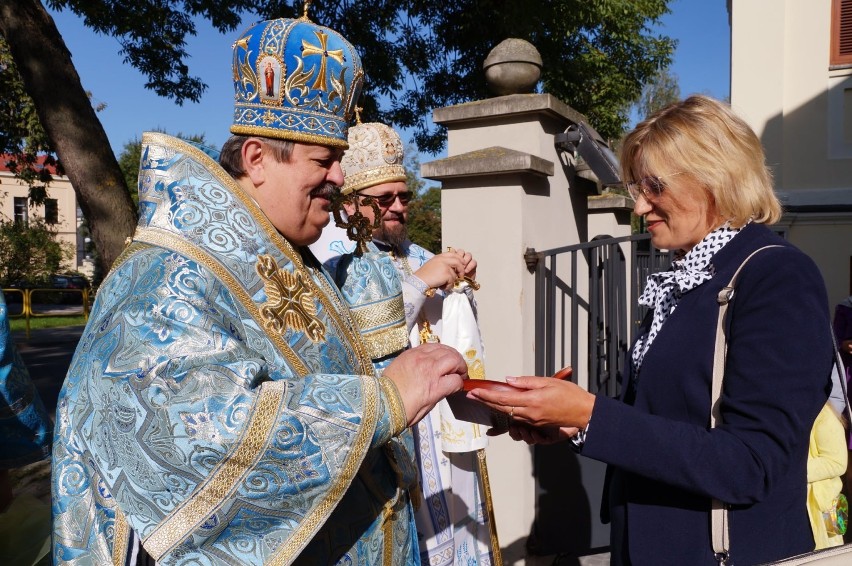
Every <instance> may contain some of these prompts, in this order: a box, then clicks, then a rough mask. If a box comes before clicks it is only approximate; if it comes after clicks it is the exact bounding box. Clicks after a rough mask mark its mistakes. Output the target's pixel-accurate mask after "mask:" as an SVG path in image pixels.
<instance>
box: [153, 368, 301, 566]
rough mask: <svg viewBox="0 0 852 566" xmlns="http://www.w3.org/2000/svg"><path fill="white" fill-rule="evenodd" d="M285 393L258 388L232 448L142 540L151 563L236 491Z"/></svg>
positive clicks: (274, 384) (275, 386)
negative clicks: (254, 399)
mask: <svg viewBox="0 0 852 566" xmlns="http://www.w3.org/2000/svg"><path fill="white" fill-rule="evenodd" d="M286 391H287V383H286V382H285V381H268V382H266V383H264V384H263V385H261V387H260V390H259V391H258V393H257V398H256V401H255V403H254V408H253V411H252V414H251V417H250V419H249V421H248V424H247V425H246V427H245V429H244V431H243V435H242V438H241V439H240V441H239V443H238V444H237V447H236V449H235V450H233V451H232V452H231V453H230V454H229V456H228V457H227V458H226V459H224V460H223V461H222V462H220V463H219V465H218V466H217V468H216V469H215V470H213V471H212V472H211V473H210V475H209V476H208V478H207V479H206V480H205V481H204V483H203V484H201V485H200V486H198V487H197V488H196V489H195V491H194V492H193V493H192V494H191V495H190V496H189V497H187V498H186V500H185V501H184V502H183V504H182V505H180V506H178V507H177V508H176V509H175V510H173V511H172V512H171V513H169V516H168V517H166V518H165V519H164V520H163V521H162V522H161V523H160V524H159V525H158V526H157V528H156V529H155V530H154V532H152V533H151V534H150V535H149V536H148V537H147V538H146V539H145V540H144V541H143V546H144V547H145V550H147V551H148V553H149V554H150V555H151V556H152V557H154V559H155V560H159V559H160V558H161V557H162V556H163V555H164V554H166V553H167V552H169V551H170V550H172V549H173V548H174V547H175V546H177V545H178V544H180V543H181V542H183V541H184V540H186V539H187V538H188V537H190V536H191V535H192V533H193V532H194V531H195V530H196V529H197V528H198V527H199V526H200V525H201V524H203V523H204V521H206V520H207V519H208V518H209V517H210V515H212V514H213V513H214V512H215V511H216V510H217V509H219V508H220V506H221V505H222V504H223V503H224V502H225V501H226V500H227V499H228V497H230V496H231V494H233V492H234V491H235V490H236V489H237V485H238V483H239V481H240V479H241V478H242V477H243V475H244V474H245V472H246V470H249V469H251V468H252V467H253V466H254V465H255V463H256V462H257V460H258V458H260V456H261V455H262V454H263V451H264V448H265V447H266V444H267V442H268V441H269V437H270V435H271V434H273V433H274V432H275V430H276V427H275V421H276V420H277V418H278V414H279V408H280V407H281V405H282V403H283V401H284V394H285V393H286Z"/></svg>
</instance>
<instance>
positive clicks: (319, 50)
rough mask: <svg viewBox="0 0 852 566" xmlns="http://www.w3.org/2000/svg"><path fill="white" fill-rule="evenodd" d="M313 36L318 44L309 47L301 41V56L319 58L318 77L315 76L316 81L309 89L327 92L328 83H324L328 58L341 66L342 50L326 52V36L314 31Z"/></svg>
mask: <svg viewBox="0 0 852 566" xmlns="http://www.w3.org/2000/svg"><path fill="white" fill-rule="evenodd" d="M314 34H315V35H316V36H317V38H318V39H319V42H320V44H319V45H318V46H317V45H311V44H310V43H308V42H307V41H305V40H304V39H303V40H302V56H303V57H308V56H310V55H319V56H320V58H321V62H320V69H319V75H317V80H315V81H314V84H313V85H311V89H317V90H321V91H327V90H328V83H326V80H325V75H326V64H327V61H328V58H329V57H331V58H332V59H334V60H335V61H337V62H338V63H340V64H343V61H344V59H343V50H342V49H335V50H334V51H329V50H328V34H327V33H325V32H322V31H315V32H314Z"/></svg>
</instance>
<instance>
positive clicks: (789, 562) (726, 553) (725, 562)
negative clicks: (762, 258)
mask: <svg viewBox="0 0 852 566" xmlns="http://www.w3.org/2000/svg"><path fill="white" fill-rule="evenodd" d="M777 247H781V246H778V245H772V246H764V247H762V248H759V249H757V250H755V251H753V252H752V253H751V254H750V255H749V256H748V257H747V258H745V259H744V260H743V262H742V263H741V264H740V266H739V267H738V268H737V270H736V271H735V272H734V275H733V277H731V280H730V282H728V284H727V285H726V286H725V287H723V288H722V290H721V291H719V294H718V296H717V300H718V302H719V318H718V321H717V323H716V345H715V350H714V354H713V384H712V389H711V397H710V428H715V427H716V424H717V422H719V421H720V420H721V415H720V407H719V405H720V403H719V400H720V398H721V395H722V380H723V379H724V375H725V355H726V354H727V339H726V338H725V325H724V322H725V315H726V314H727V312H728V304H729V303H730V302H731V300H732V299H733V298H734V289H735V287H736V283H737V278H738V277H739V275H740V272H741V271H742V269H743V267H745V265H746V263H748V261H749V260H750V259H751V258H752V257H754V256H755V255H756V254H758V253H760V252H762V251H763V250H765V249H768V248H777ZM831 336H832V341H833V340H834V333H833V332H832V333H831ZM834 354H835V360H834V365H835V367H836V369H837V370H838V371H839V373H840V375H841V376H842V375H844V372H843V361H842V360H841V358H840V354H839V352H838V350H837V343H836V342H835V343H834ZM833 371H834V370H833ZM837 381H838V382H839V384H840V387H841V388H842V391H843V399H844V402H845V411H844V413H845V414H846V417H847V419H848V422H849V423H850V424H852V407H850V406H849V396H848V393H847V391H846V380H845V379H839V380H837ZM710 527H711V531H710V532H711V535H712V543H713V553H714V556H715V558H716V561H717V562H718V563H719V564H720V566H732V564H733V562H731V554H730V539H729V537H728V509H727V507H726V506H725V504H724V503H722V502H721V501H719V500H718V499H714V500H713V501H712V506H711V510H710ZM769 564H771V565H783V566H796V565H800V564H814V565H820V566H841V565H843V566H848V565H849V564H852V544H845V545H843V546H835V547H832V548H825V549H822V550H817V551H813V552H808V553H805V554H800V555H798V556H792V557H790V558H785V559H783V560H780V561H776V562H771V563H769Z"/></svg>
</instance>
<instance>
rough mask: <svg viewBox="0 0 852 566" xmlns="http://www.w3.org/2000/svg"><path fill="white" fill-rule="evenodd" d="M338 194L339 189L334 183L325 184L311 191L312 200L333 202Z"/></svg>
mask: <svg viewBox="0 0 852 566" xmlns="http://www.w3.org/2000/svg"><path fill="white" fill-rule="evenodd" d="M339 194H340V187H338V186H337V185H335V184H334V183H325V184H323V185H320V186H319V187H317V188H315V189H314V190H312V191H311V197H312V198H324V199H328V200H333V199H334V198H335V197H337V195H339Z"/></svg>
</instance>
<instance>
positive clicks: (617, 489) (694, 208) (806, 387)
mask: <svg viewBox="0 0 852 566" xmlns="http://www.w3.org/2000/svg"><path fill="white" fill-rule="evenodd" d="M621 167H622V178H623V179H625V180H626V181H627V182H626V183H625V184H626V186H627V188H628V190H629V191H630V194H631V196H633V198H634V199H635V201H636V202H635V206H634V211H635V213H636V214H637V215H640V216H642V217H644V219H645V224H646V226H647V227H648V231H649V232H650V233H651V241H652V242H653V244H654V245H655V246H657V247H658V248H663V249H671V250H678V259H677V260H676V261H675V262H674V264H673V269H672V270H671V271H669V272H666V273H660V274H655V275H652V276H650V277H649V280H648V284H647V286H646V289H645V292H644V293H643V295H642V297H641V298H640V302H641V303H642V304H645V305H648V306H649V307H651V309H649V311H650V312H649V316H648V317H647V318H646V320H645V321H644V322H643V324H642V325H641V328H640V330H639V333H638V335H639V337H638V339H637V341H636V342H635V343H634V346H633V348H632V364H629V365H630V368H629V370H628V372H627V375H626V376H625V379H624V382H623V383H622V393H621V395H620V398H619V399H611V398H608V397H605V396H602V395H601V396H595V395H592V394H590V393H588V392H586V391H584V390H582V389H581V388H579V387H578V386H577V385H575V384H573V383H570V382H567V383H566V382H562V381H559V380H555V379H548V378H542V377H519V378H514V379H511V383H512V384H513V385H515V386H517V387H519V388H522V389H524V390H526V391H522V392H510V393H503V392H496V391H486V390H483V389H477V390H476V391H475V392H472V393H470V394H469V397H471V398H476V399H479V400H481V401H483V402H486V404H488V405H489V406H491V407H492V408H494V409H496V410H499V411H502V412H504V413H507V414H509V415H510V416H511V418H512V419H513V425H512V426H511V427H510V434H511V435H512V437H513V438H515V439H516V440H517V439H523V440H526V441H527V442H530V443H537V442H551V441H554V440H556V439H558V438H564V437H566V436H571V435H573V438H572V441H573V442H574V443H575V445H577V446H578V449H579V450H580V451H581V453H582V454H583V455H584V456H588V457H590V458H594V459H596V460H600V461H602V462H606V463H607V464H609V467H608V472H607V488H606V490H605V494H604V502H603V511H602V514H603V516H604V520H609V521H610V522H611V552H612V563H613V564H689V565H700V564H708V565H709V564H716V561H715V560H714V557H713V551H712V549H711V536H710V531H711V529H710V505H711V499H713V498H715V499H718V500H720V501H722V502H724V503H727V504H728V505H729V506H730V507H729V508H730V511H729V513H728V516H729V520H730V551H731V558H732V561H733V563H735V564H737V565H738V566H743V565H746V564H756V563H761V562H766V561H770V560H774V559H779V558H782V557H785V556H791V555H795V554H799V553H803V552H808V551H811V550H813V549H814V539H813V536H812V534H811V527H810V523H809V521H808V514H807V509H806V506H805V501H806V495H807V491H806V490H807V475H806V471H807V455H808V439H809V433H810V430H811V426H812V425H813V422H814V419H815V418H816V416H817V414H818V413H819V412H820V409H821V408H822V406H823V405H824V404H825V403H826V399H827V398H828V392H829V388H830V369H831V364H832V347H831V337H830V325H829V320H828V303H827V298H826V292H825V285H824V283H823V281H822V278H821V276H820V273H819V271H818V269H817V267H816V266H815V265H814V263H813V262H812V261H811V260H810V259H809V258H808V257H807V256H805V255H804V254H803V253H802V252H801V251H799V250H798V249H796V248H795V247H793V246H792V245H790V244H789V243H787V242H785V241H784V240H783V239H781V238H779V237H778V236H777V235H776V234H775V233H773V232H772V231H771V230H770V229H768V228H767V227H766V226H765V225H766V224H771V223H773V222H775V221H777V220H778V218H779V217H780V216H781V208H780V205H779V203H778V200H777V198H776V197H775V195H774V193H773V190H772V184H771V177H770V174H769V171H768V170H767V168H766V166H765V165H764V155H763V150H762V148H761V145H760V141H759V140H758V138H757V136H756V135H755V134H754V132H753V131H752V130H751V129H750V128H749V127H748V125H747V124H746V123H745V122H744V121H743V120H742V119H740V118H739V117H737V116H736V115H735V114H734V113H733V112H732V111H731V110H730V108H728V107H727V106H726V105H724V104H722V103H720V102H718V101H715V100H713V99H711V98H708V97H705V96H692V97H690V98H688V99H686V100H684V101H681V102H679V103H676V104H674V105H672V106H669V107H667V108H665V109H663V110H661V111H660V112H658V113H657V114H655V115H654V116H652V117H651V118H649V119H647V120H645V121H644V122H642V123H641V124H639V125H638V126H637V128H636V129H635V130H634V131H633V132H631V133H630V134H629V135H628V136H627V138H626V139H625V141H624V143H623V146H622V155H621ZM766 245H778V246H781V247H775V248H770V249H768V250H764V251H762V252H760V253H759V254H757V255H756V256H754V257H753V258H752V259H751V260H750V262H749V263H748V265H747V266H746V267H745V269H744V270H743V272H742V273H741V274H740V277H739V280H738V284H737V290H736V295H735V297H734V299H733V300H732V302H731V305H730V307H729V310H728V316H727V321H726V326H727V328H728V331H727V336H728V353H727V364H726V369H725V377H724V389H723V392H722V397H721V417H722V421H723V424H721V425H720V426H718V427H717V428H715V429H713V430H711V429H710V428H709V419H710V383H711V377H712V367H713V346H714V337H715V336H714V335H715V331H716V322H717V317H718V313H719V305H718V302H717V300H716V297H717V294H718V292H719V291H720V289H721V288H722V287H723V286H725V285H726V284H727V283H728V281H730V279H731V276H732V275H733V273H734V271H735V270H736V269H737V268H738V267H739V266H740V264H741V263H742V261H743V260H744V259H745V258H746V257H747V256H748V255H749V254H750V253H751V252H753V251H755V250H757V249H758V248H761V247H763V246H766ZM578 433H579V434H578Z"/></svg>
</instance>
